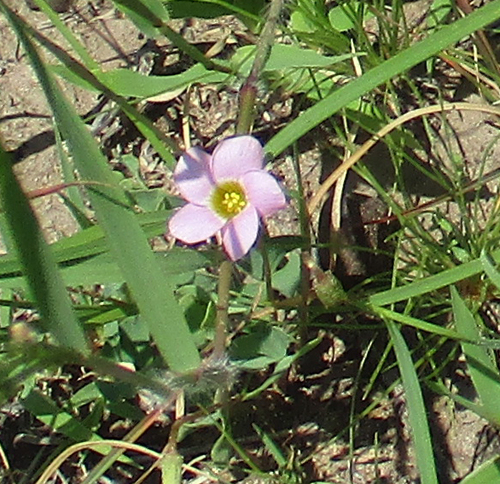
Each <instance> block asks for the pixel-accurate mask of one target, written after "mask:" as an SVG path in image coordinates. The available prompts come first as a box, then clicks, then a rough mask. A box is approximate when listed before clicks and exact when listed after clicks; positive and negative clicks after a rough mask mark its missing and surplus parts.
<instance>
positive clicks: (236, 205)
mask: <svg viewBox="0 0 500 484" xmlns="http://www.w3.org/2000/svg"><path fill="white" fill-rule="evenodd" d="M246 205H247V200H246V196H245V191H244V190H243V187H242V186H241V185H240V184H239V183H238V182H225V183H223V184H221V185H219V186H218V187H217V188H216V189H215V191H214V194H213V196H212V207H213V209H214V211H215V212H217V213H218V214H219V215H221V216H222V217H224V218H228V219H229V218H232V217H234V216H236V215H238V214H239V213H240V212H241V211H242V210H243V209H244V208H245V207H246Z"/></svg>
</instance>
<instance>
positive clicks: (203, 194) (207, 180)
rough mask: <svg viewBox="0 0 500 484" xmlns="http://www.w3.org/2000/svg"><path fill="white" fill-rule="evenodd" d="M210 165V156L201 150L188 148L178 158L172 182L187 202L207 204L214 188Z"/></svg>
mask: <svg viewBox="0 0 500 484" xmlns="http://www.w3.org/2000/svg"><path fill="white" fill-rule="evenodd" d="M210 163H211V156H210V155H209V154H208V153H206V152H205V151H203V150H202V149H201V148H190V149H189V150H187V151H186V152H185V153H184V154H183V155H182V156H181V157H180V158H179V161H178V162H177V166H176V167H175V171H174V180H175V183H176V184H177V187H178V188H179V191H180V192H181V194H182V196H183V197H184V198H185V199H186V200H187V201H188V202H192V203H196V204H198V205H206V204H207V201H208V198H209V196H210V193H211V192H212V190H213V188H214V182H213V180H212V175H211V173H210Z"/></svg>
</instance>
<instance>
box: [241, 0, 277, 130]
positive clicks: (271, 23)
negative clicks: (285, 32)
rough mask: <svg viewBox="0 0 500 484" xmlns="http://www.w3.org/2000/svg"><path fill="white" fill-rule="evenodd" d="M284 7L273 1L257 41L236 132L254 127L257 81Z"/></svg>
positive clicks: (242, 92)
mask: <svg viewBox="0 0 500 484" xmlns="http://www.w3.org/2000/svg"><path fill="white" fill-rule="evenodd" d="M282 7H283V0H272V1H271V5H270V7H269V12H268V14H267V20H266V24H265V25H264V28H263V29H262V33H261V35H260V39H259V41H258V43H257V50H256V52H255V59H254V61H253V65H252V70H251V71H250V74H249V75H248V77H247V79H246V81H245V83H244V84H243V86H242V87H241V89H240V115H239V118H238V125H237V126H236V134H245V133H249V132H250V131H251V129H252V124H253V120H254V117H255V100H256V98H257V81H258V80H259V78H260V75H261V73H262V69H263V68H264V66H265V65H266V62H267V60H268V58H269V55H270V53H271V47H272V44H273V41H274V34H275V31H276V24H277V22H278V19H279V15H280V12H281V8H282Z"/></svg>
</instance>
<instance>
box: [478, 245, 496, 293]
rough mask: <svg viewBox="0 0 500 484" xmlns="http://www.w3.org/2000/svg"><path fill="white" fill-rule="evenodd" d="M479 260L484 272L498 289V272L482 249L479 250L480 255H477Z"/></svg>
mask: <svg viewBox="0 0 500 484" xmlns="http://www.w3.org/2000/svg"><path fill="white" fill-rule="evenodd" d="M479 260H480V261H481V264H482V266H483V269H484V272H485V273H486V274H487V276H488V277H489V278H490V279H491V282H493V284H495V286H496V287H497V289H500V272H498V270H497V269H496V267H495V266H494V265H493V264H492V261H491V258H490V256H489V255H488V254H486V252H485V251H484V250H482V251H481V255H480V256H479Z"/></svg>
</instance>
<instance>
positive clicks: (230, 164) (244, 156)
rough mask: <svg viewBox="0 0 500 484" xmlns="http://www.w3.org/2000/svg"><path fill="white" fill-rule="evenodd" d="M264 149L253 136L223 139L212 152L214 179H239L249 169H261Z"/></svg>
mask: <svg viewBox="0 0 500 484" xmlns="http://www.w3.org/2000/svg"><path fill="white" fill-rule="evenodd" d="M263 166H264V149H263V148H262V145H261V144H260V143H259V141H258V140H257V139H256V138H254V137H253V136H248V135H245V136H234V137H232V138H226V139H224V140H222V141H221V142H220V143H219V144H218V145H217V147H216V148H215V150H214V152H213V154H212V173H213V176H214V180H215V181H216V182H217V183H221V182H223V181H225V180H238V179H239V178H240V177H241V176H242V175H244V174H245V173H246V172H247V171H251V170H261V169H262V167H263Z"/></svg>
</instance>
